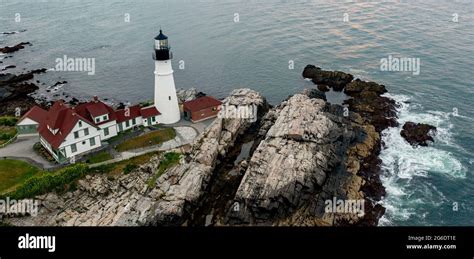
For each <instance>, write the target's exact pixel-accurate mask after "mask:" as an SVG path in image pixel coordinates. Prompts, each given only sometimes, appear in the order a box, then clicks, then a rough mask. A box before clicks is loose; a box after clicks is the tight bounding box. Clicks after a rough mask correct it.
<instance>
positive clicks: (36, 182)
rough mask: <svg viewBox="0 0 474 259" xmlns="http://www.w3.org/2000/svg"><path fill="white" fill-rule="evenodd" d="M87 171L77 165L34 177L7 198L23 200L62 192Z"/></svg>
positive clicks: (83, 166)
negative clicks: (53, 192) (52, 192)
mask: <svg viewBox="0 0 474 259" xmlns="http://www.w3.org/2000/svg"><path fill="white" fill-rule="evenodd" d="M87 169H88V167H87V166H85V165H83V164H77V165H73V166H69V167H66V168H64V169H61V170H59V171H57V172H54V173H45V174H42V175H38V176H33V177H31V178H30V179H28V180H27V181H26V182H25V183H23V184H22V185H21V186H19V187H18V188H17V189H16V190H15V191H13V192H11V193H8V194H6V195H5V197H10V198H12V199H17V200H21V199H25V198H32V197H34V196H36V195H41V194H45V193H48V192H51V191H62V190H64V188H65V187H67V186H69V185H70V184H71V183H73V182H74V181H75V180H77V179H79V178H81V177H83V176H84V175H85V174H86V173H87Z"/></svg>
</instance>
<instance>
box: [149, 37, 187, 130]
mask: <svg viewBox="0 0 474 259" xmlns="http://www.w3.org/2000/svg"><path fill="white" fill-rule="evenodd" d="M172 58H173V53H172V52H171V50H170V46H169V43H168V37H167V36H166V35H164V34H163V32H162V31H161V30H160V34H158V36H156V37H155V52H154V53H153V59H154V60H155V99H154V100H155V107H156V109H157V110H158V111H159V112H160V113H161V116H160V117H161V118H160V119H159V122H160V123H163V124H173V123H176V122H178V121H179V120H180V118H181V113H180V111H179V105H178V97H177V95H176V87H175V85H174V78H173V68H172V67H171V59H172Z"/></svg>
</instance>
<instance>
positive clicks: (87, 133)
mask: <svg viewBox="0 0 474 259" xmlns="http://www.w3.org/2000/svg"><path fill="white" fill-rule="evenodd" d="M87 135H89V129H88V128H85V129H84V136H87Z"/></svg>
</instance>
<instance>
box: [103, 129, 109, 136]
mask: <svg viewBox="0 0 474 259" xmlns="http://www.w3.org/2000/svg"><path fill="white" fill-rule="evenodd" d="M104 135H105V136H107V135H109V128H105V129H104Z"/></svg>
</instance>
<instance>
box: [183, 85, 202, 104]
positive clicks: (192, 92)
mask: <svg viewBox="0 0 474 259" xmlns="http://www.w3.org/2000/svg"><path fill="white" fill-rule="evenodd" d="M176 95H177V96H178V100H179V101H180V102H181V103H184V102H187V101H192V100H194V99H196V98H199V97H202V96H206V94H205V93H203V92H198V91H197V90H196V88H189V89H179V90H178V91H176Z"/></svg>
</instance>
